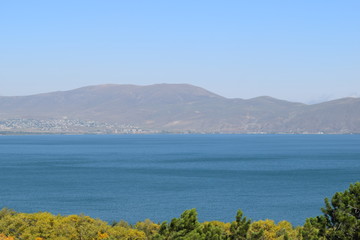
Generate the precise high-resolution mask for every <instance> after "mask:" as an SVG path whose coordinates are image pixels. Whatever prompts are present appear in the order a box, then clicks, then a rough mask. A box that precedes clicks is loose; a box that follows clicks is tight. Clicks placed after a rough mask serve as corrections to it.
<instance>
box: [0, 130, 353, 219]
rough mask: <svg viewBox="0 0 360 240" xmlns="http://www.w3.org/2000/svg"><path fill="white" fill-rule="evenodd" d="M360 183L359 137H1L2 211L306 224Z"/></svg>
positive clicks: (97, 216) (125, 217)
mask: <svg viewBox="0 0 360 240" xmlns="http://www.w3.org/2000/svg"><path fill="white" fill-rule="evenodd" d="M359 180H360V135H102V136H94V135H84V136H57V135H55V136H54V135H51V136H0V208H1V207H8V208H13V209H15V210H16V211H21V212H37V211H50V212H52V213H54V214H58V213H60V214H79V213H85V214H86V215H90V216H91V217H96V218H101V219H103V220H107V221H112V220H116V221H118V220H120V219H124V220H126V221H129V222H130V223H135V222H136V221H139V220H144V219H145V218H150V219H152V220H153V221H156V222H158V221H164V220H171V218H173V217H178V216H179V215H180V214H181V212H183V211H184V210H185V209H190V208H196V209H197V210H198V213H199V219H200V220H201V221H205V220H220V221H232V220H233V219H234V217H235V214H236V210H237V209H242V210H243V212H244V214H245V215H246V216H248V217H250V218H252V219H253V220H259V219H266V218H269V219H274V220H276V221H280V220H284V219H285V220H288V221H291V222H292V223H293V224H295V225H298V224H303V222H304V220H305V219H306V218H307V217H311V216H316V215H318V214H320V213H321V212H320V208H321V207H322V206H323V205H324V204H323V199H324V198H325V197H331V196H332V195H333V194H334V193H335V192H337V191H343V190H345V189H346V188H348V186H349V184H350V183H353V182H355V181H359Z"/></svg>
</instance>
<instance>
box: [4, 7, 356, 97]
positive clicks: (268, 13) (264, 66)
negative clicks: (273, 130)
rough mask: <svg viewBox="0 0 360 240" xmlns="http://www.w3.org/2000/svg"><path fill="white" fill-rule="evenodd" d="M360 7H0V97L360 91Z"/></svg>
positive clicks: (328, 94)
mask: <svg viewBox="0 0 360 240" xmlns="http://www.w3.org/2000/svg"><path fill="white" fill-rule="evenodd" d="M359 13H360V1H358V0H355V1H351V0H350V1H338V0H336V1H335V0H334V1H332V0H317V1H314V0H304V1H287V0H286V1H285V0H284V1H277V0H273V1H268V0H263V1H257V0H254V1H245V0H244V1H241V0H237V1H226V0H223V1H220V0H219V1H210V0H207V1H200V0H199V1H197V0H189V1H187V0H181V1H180V0H179V1H157V0H152V1H141V0H139V1H109V0H105V1H100V0H99V1H91V0H86V1H68V0H61V1H60V0H58V1H55V0H54V1H48V0H46V1H37V0H32V1H28V0H23V1H21V0H19V1H0V84H1V85H0V95H5V96H9V95H28V94H34V93H40V92H48V91H57V90H69V89H73V88H77V87H81V86H86V85H95V84H105V83H117V84H137V85H148V84H154V83H189V84H194V85H197V86H200V87H204V88H206V89H208V90H210V91H213V92H216V93H218V94H220V95H223V96H226V97H239V98H251V97H256V96H261V95H268V96H273V97H276V98H281V99H287V100H295V101H302V102H310V101H313V100H315V101H316V100H322V99H324V100H326V99H332V98H338V97H344V96H352V95H353V96H358V95H359V94H360V14H359Z"/></svg>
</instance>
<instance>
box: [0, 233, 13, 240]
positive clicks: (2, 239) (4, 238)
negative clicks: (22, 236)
mask: <svg viewBox="0 0 360 240" xmlns="http://www.w3.org/2000/svg"><path fill="white" fill-rule="evenodd" d="M0 240H15V238H14V237H7V236H6V235H4V234H2V233H1V234H0Z"/></svg>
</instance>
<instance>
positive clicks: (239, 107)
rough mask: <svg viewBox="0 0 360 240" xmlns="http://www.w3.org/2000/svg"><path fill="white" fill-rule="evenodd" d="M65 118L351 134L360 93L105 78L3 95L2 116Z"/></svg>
mask: <svg viewBox="0 0 360 240" xmlns="http://www.w3.org/2000/svg"><path fill="white" fill-rule="evenodd" d="M63 118H66V119H76V120H81V121H97V122H102V123H109V124H115V125H118V124H120V125H131V126H136V127H139V128H142V129H147V130H150V131H152V132H176V133H186V132H197V133H335V134H336V133H338V134H339V133H346V134H348V133H360V98H341V99H337V100H332V101H328V102H324V103H317V104H304V103H298V102H290V101H286V100H280V99H276V98H273V97H269V96H260V97H256V98H251V99H241V98H225V97H223V96H220V95H218V94H215V93H212V92H210V91H208V90H206V89H203V88H200V87H197V86H193V85H190V84H154V85H147V86H139V85H130V84H127V85H118V84H104V85H94V86H86V87H82V88H77V89H73V90H68V91H56V92H49V93H41V94H34V95H29V96H14V97H11V96H5V97H0V120H1V119H3V120H4V119H38V120H46V119H63ZM0 131H1V126H0ZM40 132H41V131H40Z"/></svg>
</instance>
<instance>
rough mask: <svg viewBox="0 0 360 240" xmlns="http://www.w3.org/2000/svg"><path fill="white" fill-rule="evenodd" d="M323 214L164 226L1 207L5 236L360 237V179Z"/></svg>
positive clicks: (186, 216)
mask: <svg viewBox="0 0 360 240" xmlns="http://www.w3.org/2000/svg"><path fill="white" fill-rule="evenodd" d="M321 210H322V212H323V215H321V216H317V217H314V218H308V219H307V220H306V222H305V224H304V225H303V226H298V227H293V226H292V225H291V224H290V223H289V222H287V221H281V222H279V223H277V224H276V223H275V222H274V221H273V220H260V221H254V222H253V221H251V220H250V219H247V218H246V217H244V216H243V213H242V212H241V211H240V210H239V211H238V212H237V215H236V217H235V220H234V221H233V222H231V223H223V222H219V221H211V222H203V223H200V222H199V221H198V218H197V212H196V210H195V209H191V210H186V211H185V212H184V213H183V214H182V215H181V216H180V217H179V218H174V219H172V220H171V222H169V223H168V222H163V223H161V224H157V223H154V222H152V221H150V220H145V221H143V222H138V223H136V224H135V225H129V224H128V223H126V222H124V221H120V222H117V223H113V224H111V225H109V224H108V223H106V222H104V221H101V220H99V219H93V218H91V217H88V216H84V215H70V216H60V215H58V216H55V215H52V214H50V213H47V212H40V213H33V214H28V213H17V212H15V211H13V210H9V209H6V208H5V209H2V210H1V211H0V240H15V239H21V240H22V239H29V240H30V239H31V240H42V239H57V240H65V239H70V240H100V239H103V240H112V239H127V240H135V239H138V240H147V239H152V240H171V239H182V240H186V239H189V240H190V239H193V240H202V239H204V240H245V239H253V240H255V239H259V240H271V239H278V240H287V239H299V240H301V239H304V240H316V239H334V240H335V239H336V240H337V239H339V240H340V239H341V240H348V239H349V240H350V239H355V240H356V239H360V182H357V183H355V184H352V185H350V187H349V189H348V190H346V191H344V192H339V193H336V194H335V195H334V196H333V197H332V199H331V200H328V199H325V207H324V208H322V209H321Z"/></svg>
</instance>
